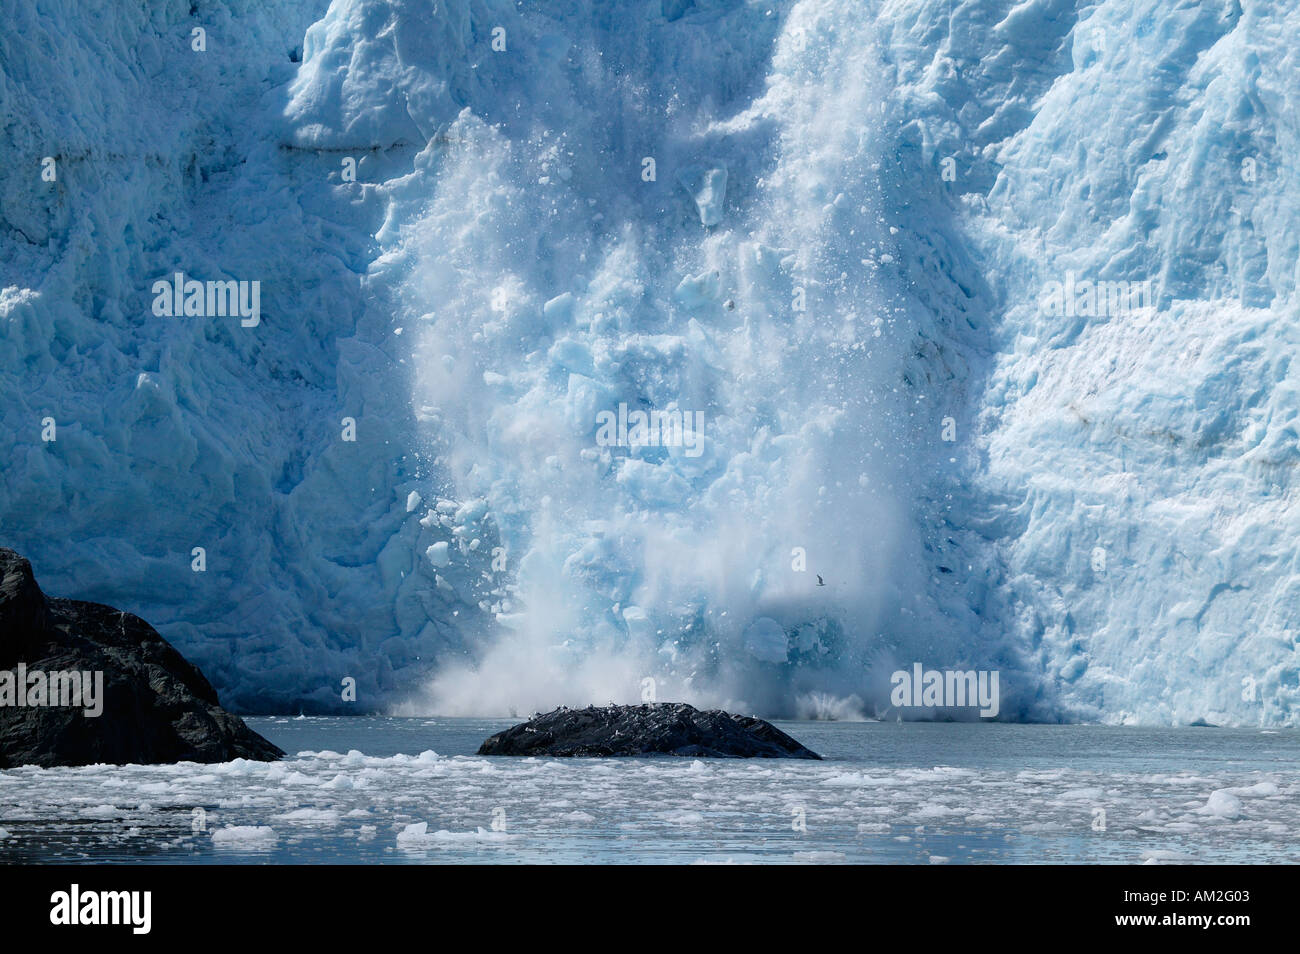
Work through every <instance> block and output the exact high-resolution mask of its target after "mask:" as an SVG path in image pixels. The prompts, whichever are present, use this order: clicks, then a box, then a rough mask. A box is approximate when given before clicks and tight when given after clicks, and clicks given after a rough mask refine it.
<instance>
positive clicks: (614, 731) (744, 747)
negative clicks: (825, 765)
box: [478, 702, 821, 759]
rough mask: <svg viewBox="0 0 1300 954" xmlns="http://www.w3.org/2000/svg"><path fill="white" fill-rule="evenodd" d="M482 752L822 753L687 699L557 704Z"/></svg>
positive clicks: (756, 722) (741, 755)
mask: <svg viewBox="0 0 1300 954" xmlns="http://www.w3.org/2000/svg"><path fill="white" fill-rule="evenodd" d="M478 754H479V755H534V756H554V757H566V756H610V755H685V756H695V757H697V758H713V759H720V758H741V759H746V758H766V759H779V758H786V759H820V758H821V756H820V755H818V754H817V753H816V752H812V751H810V750H808V749H806V748H804V747H803V746H802V745H800V744H799V743H798V742H796V741H795V740H794V739H792V738H790V736H788V735H786V734H785V733H784V732H782V731H781V730H780V729H778V728H776V726H774V725H772V724H771V723H770V722H764V721H763V720H762V719H755V718H753V717H751V716H740V715H732V714H731V713H729V712H723V711H722V710H721V709H710V710H708V711H705V712H702V711H700V710H699V709H696V708H695V707H694V706H689V705H687V704H685V703H683V702H653V703H648V704H646V705H640V706H602V707H597V706H589V707H588V708H586V709H568V708H563V707H562V708H559V709H556V710H555V711H554V712H547V713H546V714H544V715H535V716H533V718H531V719H530V720H528V721H527V722H524V723H522V724H520V725H516V726H512V727H511V728H509V729H506V730H505V731H504V732H498V733H497V734H496V735H494V736H492V737H491V738H490V739H488V740H487V741H486V742H484V743H483V744H482V745H481V746H480V747H479V750H478Z"/></svg>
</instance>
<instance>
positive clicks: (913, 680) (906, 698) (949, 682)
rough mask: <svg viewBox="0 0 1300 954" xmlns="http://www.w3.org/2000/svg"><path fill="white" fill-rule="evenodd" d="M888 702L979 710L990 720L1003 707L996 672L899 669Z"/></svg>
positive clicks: (919, 667)
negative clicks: (975, 708) (1000, 702)
mask: <svg viewBox="0 0 1300 954" xmlns="http://www.w3.org/2000/svg"><path fill="white" fill-rule="evenodd" d="M889 682H890V684H891V685H892V686H893V687H894V688H893V690H892V691H891V692H890V693H889V701H890V702H891V703H892V704H893V705H895V706H897V707H898V708H900V709H908V708H926V709H965V708H974V707H976V706H978V707H979V712H980V716H981V717H982V718H985V719H991V718H993V717H994V716H996V715H997V714H998V710H999V708H1000V704H999V693H998V673H997V670H984V669H981V670H978V671H977V670H970V669H968V670H954V669H942V670H941V669H925V668H924V667H922V665H921V664H920V663H913V664H912V671H911V672H908V671H907V670H906V669H899V670H898V671H897V672H895V673H894V674H893V675H892V676H890V678H889Z"/></svg>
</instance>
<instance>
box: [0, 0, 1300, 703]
mask: <svg viewBox="0 0 1300 954" xmlns="http://www.w3.org/2000/svg"><path fill="white" fill-rule="evenodd" d="M120 8H121V5H120V4H103V5H102V9H99V10H90V9H88V8H87V7H86V6H85V5H84V4H70V3H69V4H63V5H60V4H52V5H42V6H41V8H40V9H39V10H36V9H34V7H33V5H31V4H23V5H20V8H19V9H18V10H16V11H15V12H14V14H13V15H12V17H11V18H10V21H9V24H8V25H7V26H6V28H5V29H4V31H3V32H0V67H2V69H0V107H3V112H4V114H5V115H6V116H7V117H8V121H7V122H6V123H5V124H4V125H3V127H2V128H0V143H2V145H3V154H4V155H5V156H6V157H11V158H9V159H7V161H6V167H5V172H4V175H3V178H2V179H0V202H2V203H3V204H2V206H0V263H2V264H0V267H2V268H3V272H0V286H2V287H3V289H4V290H3V291H2V292H0V328H3V332H4V333H3V336H2V337H0V387H2V388H3V394H4V399H3V401H0V434H3V437H4V439H5V443H6V446H8V447H10V448H11V451H10V455H9V457H8V458H7V460H6V462H5V464H4V467H3V475H4V479H3V481H2V482H0V534H3V539H2V540H0V543H5V544H7V545H10V546H14V547H16V548H18V549H20V550H22V551H24V552H25V553H26V554H27V555H29V556H30V557H31V558H32V560H33V562H34V563H35V565H36V567H37V569H38V571H39V572H40V573H41V574H42V576H43V578H45V579H48V580H49V581H50V585H51V586H52V587H54V588H56V589H58V590H60V591H63V592H67V593H70V594H73V593H75V594H77V595H81V596H83V597H85V598H88V599H95V600H100V601H103V602H108V603H112V604H115V605H122V606H125V607H126V608H129V609H131V610H132V611H134V612H137V613H139V614H141V615H143V616H144V617H145V618H147V619H149V620H150V622H152V623H153V624H155V625H156V626H157V627H158V628H159V630H160V631H161V632H163V634H164V635H166V636H168V637H169V638H170V639H172V640H173V641H175V642H176V643H177V644H178V646H179V647H180V648H181V649H182V650H183V651H184V652H185V653H186V654H187V655H189V656H190V657H191V658H192V659H193V660H194V661H195V662H197V663H198V664H199V665H200V666H201V667H202V668H203V669H204V671H205V673H207V675H208V676H209V677H210V679H211V680H212V681H213V683H214V684H215V685H216V686H217V687H218V689H219V690H220V691H221V693H222V697H223V700H224V701H226V702H227V704H230V705H234V706H239V707H242V708H245V709H264V710H275V709H279V710H283V709H285V708H292V707H305V708H311V709H328V708H335V709H345V708H346V706H347V704H346V703H343V702H342V701H341V696H340V693H341V688H342V687H341V681H342V680H343V679H344V678H346V677H351V678H353V679H355V680H356V681H357V685H358V704H359V705H360V707H362V708H374V707H379V706H383V705H390V704H401V705H403V706H404V707H405V710H404V711H411V710H418V711H439V712H463V713H471V712H473V713H485V712H486V713H501V712H505V711H508V710H510V709H511V708H515V709H517V710H520V711H522V710H531V709H534V708H536V709H541V708H548V707H550V706H551V705H553V704H555V703H562V702H567V703H584V704H585V703H587V702H593V701H594V702H599V703H604V702H608V701H613V700H617V701H633V700H636V699H638V698H641V697H642V696H643V695H645V694H648V693H651V692H653V693H654V694H655V695H656V696H658V697H659V698H662V699H669V698H685V699H689V700H692V701H696V702H705V703H721V704H726V705H733V706H738V707H746V708H752V709H755V710H758V711H761V712H764V713H766V714H796V713H797V714H803V715H839V716H845V715H857V714H867V715H870V714H873V713H875V712H884V711H885V709H886V706H887V703H888V694H889V692H888V690H889V681H888V680H889V674H890V672H891V671H892V670H894V669H896V668H899V667H905V666H910V665H911V664H912V663H913V662H917V661H919V662H922V663H924V664H926V665H927V666H930V667H933V668H974V669H997V670H999V671H1000V672H1001V688H1002V702H1001V711H1002V716H1003V717H1006V718H1039V719H1058V718H1059V719H1073V718H1091V719H1102V720H1108V721H1139V722H1150V723H1170V722H1175V723H1181V722H1188V721H1192V720H1194V719H1197V718H1204V719H1207V720H1209V721H1213V722H1235V723H1244V724H1256V723H1260V724H1263V723H1268V724H1274V723H1281V722H1294V721H1295V720H1296V718H1297V715H1296V713H1297V711H1298V710H1297V702H1298V701H1300V700H1298V694H1300V688H1298V686H1300V666H1298V662H1300V661H1298V660H1297V653H1296V632H1297V628H1298V627H1300V621H1298V620H1296V619H1295V618H1293V617H1294V615H1295V613H1296V612H1297V610H1296V609H1293V608H1292V607H1293V601H1292V600H1291V596H1292V591H1293V590H1294V589H1296V588H1297V582H1298V581H1300V577H1297V576H1296V568H1295V566H1294V562H1295V547H1294V545H1293V544H1292V543H1291V541H1292V540H1294V539H1296V537H1297V531H1300V509H1298V508H1297V507H1296V506H1295V505H1294V504H1293V503H1292V491H1291V473H1292V470H1293V468H1294V462H1295V458H1296V455H1297V454H1298V453H1300V429H1298V425H1297V422H1296V415H1297V412H1298V410H1300V395H1298V394H1297V390H1296V387H1295V385H1294V384H1293V383H1292V375H1291V370H1290V358H1291V355H1293V354H1295V353H1296V341H1295V335H1296V332H1295V330H1294V329H1295V321H1294V319H1295V318H1296V314H1295V312H1296V308H1295V287H1296V279H1297V271H1296V269H1297V228H1300V217H1298V216H1297V211H1300V210H1297V209H1296V197H1297V196H1298V195H1300V192H1297V191H1296V190H1295V189H1294V188H1292V187H1291V184H1292V183H1294V182H1295V181H1297V179H1296V171H1297V170H1296V160H1295V155H1296V148H1297V146H1298V145H1300V143H1297V141H1296V140H1297V135H1296V133H1297V123H1296V121H1295V119H1294V116H1295V115H1296V106H1297V105H1298V104H1297V103H1296V97H1297V95H1300V94H1297V93H1296V92H1295V90H1296V88H1297V86H1296V78H1297V72H1298V70H1297V66H1298V64H1297V62H1296V58H1295V54H1294V53H1292V52H1291V50H1292V48H1293V47H1294V46H1295V44H1296V39H1297V34H1298V33H1300V14H1296V13H1290V12H1288V11H1287V8H1286V7H1285V5H1282V4H1276V5H1275V4H1253V5H1252V4H1236V3H1192V4H1185V5H1182V6H1176V7H1171V5H1169V4H1162V3H1157V2H1155V0H1152V2H1146V3H1144V2H1140V0H1130V2H1125V3H1115V2H1103V3H1100V4H1080V3H1071V2H1063V0H1055V2H1035V0H1031V2H1025V3H1019V4H1016V3H1010V2H997V0H993V2H970V3H954V2H937V0H885V2H880V3H871V4H862V3H858V2H850V0H842V2H837V0H815V2H814V0H804V2H799V3H784V2H782V3H766V4H750V3H741V2H734V0H728V2H721V0H718V2H707V0H700V2H694V3H692V2H690V0H676V2H668V0H643V2H631V0H628V2H622V3H618V4H608V3H595V2H592V3H574V4H562V5H561V4H555V5H543V6H542V7H541V8H537V7H535V6H534V5H529V6H528V7H527V8H522V7H517V6H516V5H515V4H512V3H504V2H491V0H480V2H473V0H455V2H445V0H441V2H434V0H426V2H418V0H399V2H380V0H336V2H334V3H333V4H331V5H330V6H329V7H328V9H323V5H322V7H321V8H317V9H310V8H308V7H304V6H302V5H299V4H239V3H225V4H207V3H196V4H193V5H192V6H191V4H189V3H175V4H166V3H161V4H154V5H153V6H152V7H151V11H152V12H150V13H148V14H144V13H139V12H136V11H131V10H126V9H120ZM196 27H201V28H203V30H205V31H206V32H205V34H204V36H203V42H202V44H201V45H204V46H205V49H203V50H196V49H194V46H195V44H196V39H195V37H194V35H193V33H192V31H193V30H194V29H195V28H196ZM45 157H53V158H54V168H55V169H56V170H57V174H56V178H55V181H53V182H50V181H46V180H45V179H43V178H42V171H43V169H44V168H45V166H44V165H43V164H42V159H43V158H45ZM353 170H355V175H353V174H352V173H353ZM178 271H180V272H184V273H185V274H186V276H188V277H191V278H193V279H198V280H223V279H229V280H237V281H250V282H251V281H259V282H260V283H261V286H260V287H261V296H262V297H261V301H262V308H261V320H260V323H258V324H257V325H256V326H252V327H246V326H245V325H244V324H243V323H241V321H240V320H239V318H238V317H230V316H211V315H191V316H188V317H159V316H157V315H155V313H154V309H153V304H154V301H155V294H154V291H153V283H154V282H155V281H156V280H158V279H163V278H169V277H170V276H171V275H173V274H174V273H175V272H178ZM620 409H622V420H627V417H628V415H630V414H634V413H636V412H643V413H645V414H647V415H649V414H650V413H651V412H661V413H666V414H669V415H672V414H679V415H684V419H685V420H688V421H693V420H699V421H702V433H701V434H699V435H695V436H696V437H698V440H697V441H695V442H690V443H681V442H679V443H678V444H677V445H676V446H667V447H664V446H653V445H651V446H627V444H628V443H632V444H637V443H638V441H637V440H636V438H635V436H633V439H632V440H631V441H626V440H621V439H620V436H619V434H620V431H619V428H617V427H615V428H614V430H613V432H612V434H613V439H612V440H611V439H610V438H611V432H610V431H602V429H601V428H600V426H599V424H598V422H599V421H600V420H601V415H602V414H606V415H613V416H614V418H615V419H618V418H619V415H620ZM50 419H52V420H53V424H54V426H55V428H56V434H57V439H56V440H53V441H50V440H46V439H43V437H48V436H49V433H50V432H49V423H48V422H49V420H50ZM622 435H623V436H624V437H626V436H627V432H626V429H624V430H623V431H622ZM352 438H354V439H352ZM642 443H644V442H642ZM196 547H202V548H203V553H202V556H201V558H200V557H198V556H196V555H195V554H194V548H196ZM199 559H202V560H203V561H204V562H203V564H201V565H203V566H204V567H205V568H204V570H203V572H195V569H194V567H195V566H196V563H195V561H196V560H199ZM818 576H820V577H821V578H822V581H823V582H824V583H825V585H824V586H819V585H818V579H817V578H818ZM891 717H892V713H891Z"/></svg>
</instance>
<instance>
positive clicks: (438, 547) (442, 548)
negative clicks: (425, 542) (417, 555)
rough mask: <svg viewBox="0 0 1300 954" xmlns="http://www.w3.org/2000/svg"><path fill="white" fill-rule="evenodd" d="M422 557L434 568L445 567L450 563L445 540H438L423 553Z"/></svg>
mask: <svg viewBox="0 0 1300 954" xmlns="http://www.w3.org/2000/svg"><path fill="white" fill-rule="evenodd" d="M424 555H425V557H427V558H428V560H429V562H430V563H432V564H433V565H434V566H446V565H447V564H449V563H450V562H451V555H450V554H449V553H448V544H447V541H446V540H440V541H438V542H437V543H435V544H433V545H432V546H431V547H429V549H427V550H425V551H424Z"/></svg>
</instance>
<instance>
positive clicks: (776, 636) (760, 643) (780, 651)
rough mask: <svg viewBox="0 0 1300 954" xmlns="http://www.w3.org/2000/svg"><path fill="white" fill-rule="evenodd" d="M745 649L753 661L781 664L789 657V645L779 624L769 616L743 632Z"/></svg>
mask: <svg viewBox="0 0 1300 954" xmlns="http://www.w3.org/2000/svg"><path fill="white" fill-rule="evenodd" d="M745 648H746V649H747V650H749V654H750V655H751V656H753V657H754V658H755V659H760V660H762V661H763V662H770V663H783V662H785V661H786V659H787V657H788V655H789V652H790V643H789V639H788V638H787V637H786V635H785V629H784V628H782V626H781V624H780V623H778V622H777V621H776V620H774V619H772V618H771V617H770V616H763V617H761V618H759V619H756V620H754V622H752V623H750V624H749V628H748V629H746V630H745Z"/></svg>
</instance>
